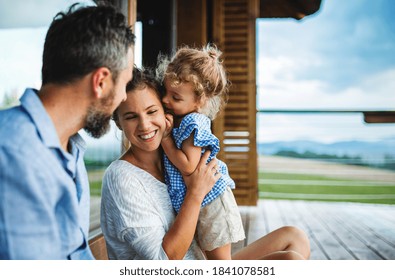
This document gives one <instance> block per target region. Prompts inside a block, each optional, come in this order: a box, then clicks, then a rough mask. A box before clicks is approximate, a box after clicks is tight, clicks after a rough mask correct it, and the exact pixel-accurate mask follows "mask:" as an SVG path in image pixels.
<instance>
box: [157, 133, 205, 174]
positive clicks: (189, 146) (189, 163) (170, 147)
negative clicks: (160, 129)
mask: <svg viewBox="0 0 395 280" xmlns="http://www.w3.org/2000/svg"><path fill="white" fill-rule="evenodd" d="M162 147H163V150H164V152H165V154H166V155H167V157H168V158H169V160H170V161H171V163H173V164H174V165H175V167H177V169H178V170H179V171H180V172H181V174H182V175H186V176H188V175H191V174H192V173H193V171H195V169H196V167H197V165H198V163H199V160H200V156H201V153H202V148H201V147H195V146H194V145H193V134H192V135H191V136H189V137H188V138H187V139H186V140H185V141H184V142H183V143H182V147H181V149H177V147H176V144H175V143H174V140H173V138H172V137H171V136H169V137H166V138H163V139H162Z"/></svg>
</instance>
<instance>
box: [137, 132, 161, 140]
mask: <svg viewBox="0 0 395 280" xmlns="http://www.w3.org/2000/svg"><path fill="white" fill-rule="evenodd" d="M157 132H158V130H154V131H152V132H150V133H146V134H140V135H139V137H140V138H141V139H143V140H145V141H147V140H151V139H152V138H154V136H155V135H156V133H157Z"/></svg>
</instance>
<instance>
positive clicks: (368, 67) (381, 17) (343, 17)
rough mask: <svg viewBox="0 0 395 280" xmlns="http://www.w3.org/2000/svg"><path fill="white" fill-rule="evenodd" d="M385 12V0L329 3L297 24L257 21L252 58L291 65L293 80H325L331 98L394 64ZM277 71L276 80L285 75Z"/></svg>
mask: <svg viewBox="0 0 395 280" xmlns="http://www.w3.org/2000/svg"><path fill="white" fill-rule="evenodd" d="M389 11H393V12H395V2H393V1H390V0H377V1H370V0H353V1H340V0H331V1H324V2H323V4H322V7H321V10H320V12H319V13H318V14H317V15H315V16H313V17H308V18H306V19H305V20H304V21H302V22H295V21H291V20H282V21H280V20H275V21H273V20H268V19H265V20H259V21H258V28H257V30H258V46H259V52H258V59H259V60H260V59H261V58H262V57H264V58H271V59H277V62H280V63H281V61H284V60H289V61H292V64H291V66H295V67H297V69H294V68H290V69H289V70H292V71H293V75H294V77H295V79H300V80H325V81H326V82H327V86H328V87H329V88H330V89H331V90H332V92H333V93H334V94H336V93H337V92H341V91H343V90H345V89H346V88H349V87H351V86H353V85H354V84H358V83H360V82H361V81H363V80H365V79H366V78H368V77H369V76H371V75H374V74H375V73H377V72H378V71H383V70H385V69H387V70H388V69H391V68H392V67H393V66H394V65H395V55H393V54H394V52H395V23H394V21H393V18H391V17H390V16H391V12H389ZM259 67H261V66H260V65H259ZM262 67H264V65H263V66H262ZM282 71H283V73H280V72H279V73H277V75H278V76H279V77H281V76H286V75H288V74H287V69H282ZM284 71H285V73H284ZM259 72H260V70H259V69H258V74H259ZM266 73H267V71H266ZM259 75H260V74H259Z"/></svg>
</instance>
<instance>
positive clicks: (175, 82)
mask: <svg viewBox="0 0 395 280" xmlns="http://www.w3.org/2000/svg"><path fill="white" fill-rule="evenodd" d="M221 54H222V53H221V52H220V51H219V50H218V49H217V48H216V47H215V46H212V45H207V46H206V47H204V48H202V49H193V48H188V47H183V48H181V49H179V50H178V51H177V52H176V54H175V55H174V56H173V57H172V59H171V61H170V62H169V61H167V60H166V59H162V60H161V61H160V63H159V67H158V71H159V74H160V77H161V79H162V81H163V83H164V86H165V89H166V92H165V94H164V96H163V98H162V102H163V103H164V106H165V108H166V109H167V111H169V112H170V113H171V114H172V115H173V116H174V128H173V129H172V130H171V128H172V127H173V121H172V119H171V118H170V119H168V124H167V126H168V129H169V131H168V132H169V134H168V136H167V137H164V138H163V139H162V142H161V145H162V147H163V150H164V152H165V156H164V165H165V180H166V184H167V186H168V190H169V194H170V198H171V201H172V204H173V207H174V209H175V210H176V212H178V211H179V209H180V207H181V204H182V203H183V201H184V196H185V193H186V188H185V184H184V182H183V179H182V175H186V176H187V175H189V174H191V173H192V172H193V171H194V170H195V169H196V167H197V164H198V162H199V160H200V157H201V155H202V153H204V151H205V150H206V149H208V150H210V151H211V156H210V158H209V160H211V159H212V158H213V157H215V156H216V154H217V153H218V151H219V140H218V138H217V137H215V136H214V135H213V134H212V132H211V120H213V119H214V118H215V116H216V115H217V113H218V112H219V111H220V109H221V107H222V106H223V105H224V104H225V100H226V97H227V92H228V87H229V83H228V80H227V77H226V73H225V69H224V66H223V64H222V62H221V61H220V56H221ZM170 132H171V135H172V136H173V137H171V135H170ZM213 172H220V173H221V175H222V176H221V178H220V179H219V181H218V182H217V183H216V184H215V186H214V187H213V189H212V190H211V191H210V192H209V193H208V194H207V195H206V197H205V199H204V200H203V203H202V208H201V210H200V215H199V221H198V225H197V239H198V241H199V245H200V247H201V248H202V250H203V251H205V254H206V256H207V258H208V259H231V243H234V242H237V241H240V240H243V239H244V238H245V234H244V229H243V225H242V221H241V217H240V213H239V209H238V207H237V204H236V201H235V198H234V196H233V193H232V190H231V189H234V188H235V183H234V181H233V180H232V179H231V178H230V177H229V173H228V169H227V166H226V165H225V163H223V162H222V161H220V160H218V167H217V168H216V169H214V170H213Z"/></svg>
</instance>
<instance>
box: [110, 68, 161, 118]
mask: <svg viewBox="0 0 395 280" xmlns="http://www.w3.org/2000/svg"><path fill="white" fill-rule="evenodd" d="M146 87H148V88H150V89H152V90H153V91H154V92H155V93H156V94H157V95H158V98H159V99H161V97H162V94H163V91H164V88H163V86H162V85H161V83H160V82H159V80H158V79H157V77H156V76H155V74H154V72H153V71H152V69H150V68H137V67H133V78H132V80H130V81H129V82H128V83H127V84H126V93H127V94H128V93H130V92H132V91H134V90H136V89H144V88H146ZM112 119H113V120H114V121H115V122H117V121H118V108H117V109H116V110H115V111H114V113H113V115H112Z"/></svg>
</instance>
